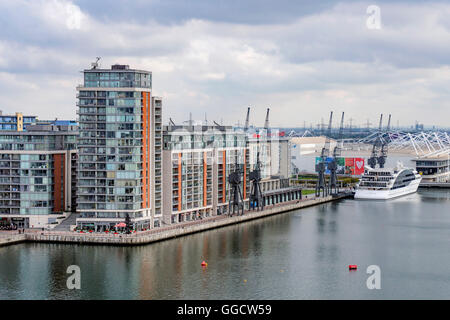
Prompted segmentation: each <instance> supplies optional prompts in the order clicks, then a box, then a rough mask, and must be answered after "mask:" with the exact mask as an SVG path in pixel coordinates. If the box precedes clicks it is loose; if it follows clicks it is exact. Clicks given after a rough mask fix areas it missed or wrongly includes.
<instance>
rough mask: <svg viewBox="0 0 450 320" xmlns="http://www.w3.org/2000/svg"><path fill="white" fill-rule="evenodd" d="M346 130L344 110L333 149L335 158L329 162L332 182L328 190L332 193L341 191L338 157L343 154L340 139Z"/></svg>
mask: <svg viewBox="0 0 450 320" xmlns="http://www.w3.org/2000/svg"><path fill="white" fill-rule="evenodd" d="M343 130H344V112H342V117H341V126H340V127H339V135H338V140H337V141H336V146H335V147H334V150H333V159H332V160H331V162H330V163H329V164H328V169H329V170H330V182H329V184H328V191H329V193H330V194H337V193H338V192H339V188H338V182H337V169H338V165H337V158H338V157H340V156H341V146H340V145H339V143H340V142H339V140H341V139H342V134H343Z"/></svg>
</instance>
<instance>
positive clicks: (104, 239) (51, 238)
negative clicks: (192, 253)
mask: <svg viewBox="0 0 450 320" xmlns="http://www.w3.org/2000/svg"><path fill="white" fill-rule="evenodd" d="M348 196H349V194H342V195H339V196H333V197H332V196H327V197H323V198H309V199H304V200H294V201H290V202H284V203H283V204H278V205H271V206H266V207H265V209H264V210H262V211H245V212H244V214H243V215H235V216H231V217H230V216H228V215H220V216H214V217H208V218H203V219H202V220H196V221H190V222H185V223H182V224H176V225H171V226H168V227H162V228H158V229H153V230H150V231H142V232H138V233H133V234H129V235H127V234H111V233H110V234H105V233H77V232H66V231H65V232H58V231H27V232H25V234H15V235H13V234H10V235H9V236H6V235H2V236H1V237H0V239H1V240H2V242H0V245H7V244H15V243H19V242H24V241H28V242H51V243H76V244H100V245H143V244H148V243H152V242H157V241H162V240H166V239H171V238H175V237H180V236H184V235H188V234H192V233H196V232H201V231H205V230H210V229H214V228H220V227H224V226H227V225H232V224H237V223H242V222H245V221H250V220H254V219H259V218H263V217H267V216H271V215H275V214H281V213H284V212H288V211H291V210H296V209H300V208H305V207H310V206H314V205H319V204H322V203H326V202H330V201H335V200H339V199H342V198H345V197H348Z"/></svg>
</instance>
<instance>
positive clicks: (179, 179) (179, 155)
mask: <svg viewBox="0 0 450 320" xmlns="http://www.w3.org/2000/svg"><path fill="white" fill-rule="evenodd" d="M181 155H182V154H181V153H179V154H178V211H181Z"/></svg>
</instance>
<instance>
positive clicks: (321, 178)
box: [316, 111, 333, 197]
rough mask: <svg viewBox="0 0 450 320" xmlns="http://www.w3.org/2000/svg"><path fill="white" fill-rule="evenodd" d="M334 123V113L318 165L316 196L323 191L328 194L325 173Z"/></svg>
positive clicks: (331, 116)
mask: <svg viewBox="0 0 450 320" xmlns="http://www.w3.org/2000/svg"><path fill="white" fill-rule="evenodd" d="M332 121H333V111H331V114H330V122H329V123H328V132H327V135H326V137H325V144H324V146H323V148H322V152H321V154H320V160H319V163H317V164H316V171H317V184H316V196H317V197H319V196H320V191H322V195H323V196H325V195H326V194H327V188H326V185H325V171H326V161H327V157H328V155H329V154H330V137H329V136H330V134H331V123H332Z"/></svg>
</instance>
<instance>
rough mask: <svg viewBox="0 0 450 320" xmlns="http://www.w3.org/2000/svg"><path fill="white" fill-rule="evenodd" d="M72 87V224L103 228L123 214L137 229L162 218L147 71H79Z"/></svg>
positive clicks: (155, 121)
mask: <svg viewBox="0 0 450 320" xmlns="http://www.w3.org/2000/svg"><path fill="white" fill-rule="evenodd" d="M83 74H84V83H83V84H82V85H80V86H78V87H77V99H78V102H77V106H78V111H77V113H78V115H79V119H78V121H79V127H80V138H79V143H78V147H79V162H78V184H77V186H78V187H77V212H78V213H79V214H80V217H79V218H77V226H78V227H80V228H89V229H93V230H96V231H103V230H108V229H111V228H113V227H114V225H115V224H117V223H118V222H123V221H124V219H125V217H126V216H127V215H128V216H129V217H130V218H131V221H132V223H133V226H134V228H135V229H137V230H143V229H150V228H154V227H158V226H160V223H161V219H162V186H161V182H162V177H161V175H162V170H163V168H162V123H161V121H162V100H161V98H158V97H154V96H153V95H152V73H151V72H149V71H145V70H136V69H130V68H129V66H128V65H113V66H111V68H110V69H99V68H98V67H97V65H96V64H93V67H92V68H91V69H86V70H84V71H83Z"/></svg>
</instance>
